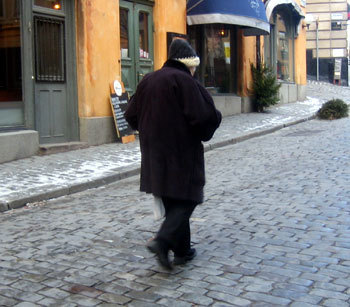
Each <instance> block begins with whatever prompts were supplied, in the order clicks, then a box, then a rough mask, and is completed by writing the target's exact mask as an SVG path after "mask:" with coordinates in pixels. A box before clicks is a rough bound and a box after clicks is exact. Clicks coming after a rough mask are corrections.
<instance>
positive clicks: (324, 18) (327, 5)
mask: <svg viewBox="0 0 350 307" xmlns="http://www.w3.org/2000/svg"><path fill="white" fill-rule="evenodd" d="M307 15H308V16H307V17H308V18H307V22H308V31H307V47H306V48H307V74H308V76H309V77H310V78H312V79H319V80H322V81H329V82H332V83H338V84H346V85H347V80H348V69H347V68H348V65H347V63H348V52H347V20H348V4H347V0H332V1H329V0H328V1H322V0H308V2H307Z"/></svg>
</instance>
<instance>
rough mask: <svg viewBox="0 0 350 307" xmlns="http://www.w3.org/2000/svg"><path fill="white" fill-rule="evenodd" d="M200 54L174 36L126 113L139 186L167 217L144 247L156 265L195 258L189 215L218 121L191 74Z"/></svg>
mask: <svg viewBox="0 0 350 307" xmlns="http://www.w3.org/2000/svg"><path fill="white" fill-rule="evenodd" d="M198 65H199V58H198V57H197V55H196V53H195V51H194V50H193V48H192V47H191V46H190V44H189V43H188V42H187V41H185V40H183V39H176V40H174V41H173V42H172V43H171V45H170V49H169V59H168V60H167V61H166V62H165V64H164V65H163V67H162V68H161V69H159V70H157V71H155V72H152V73H149V74H147V75H146V76H145V77H144V78H143V79H142V81H141V82H140V83H139V85H138V87H137V90H136V93H135V94H134V95H133V96H132V98H131V100H130V103H129V105H128V108H127V110H126V112H125V117H126V120H127V121H128V122H129V124H130V125H131V127H132V128H133V129H135V130H138V131H139V137H140V148H141V179H140V190H141V191H143V192H146V193H152V194H153V195H154V196H156V197H159V198H161V200H162V202H163V205H164V209H165V220H164V222H163V224H162V225H161V227H160V229H159V231H158V233H157V235H156V237H155V239H154V240H152V241H151V242H150V243H148V245H147V247H148V249H149V250H150V251H151V252H152V253H154V254H156V256H157V258H158V261H159V262H160V264H161V265H162V266H163V267H165V268H167V269H172V265H171V262H170V260H169V251H170V250H172V251H173V252H174V261H173V264H174V265H178V264H184V263H186V262H187V261H189V260H192V259H193V258H194V257H195V256H196V250H195V249H194V248H191V244H190V243H191V232H190V221H189V219H190V217H191V214H192V212H193V210H194V209H195V207H196V206H197V205H198V204H200V203H202V202H203V187H204V184H205V172H204V151H203V145H202V141H208V140H210V139H211V137H212V136H213V134H214V132H215V130H216V129H217V128H218V127H219V125H220V122H221V113H220V112H219V111H218V110H217V109H216V108H215V106H214V103H213V100H212V98H211V96H210V94H209V93H208V92H207V90H206V89H205V88H204V87H203V86H202V85H201V84H200V83H199V82H198V81H197V80H196V79H195V78H193V74H194V72H195V69H196V67H197V66H198Z"/></svg>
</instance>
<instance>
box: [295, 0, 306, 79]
mask: <svg viewBox="0 0 350 307" xmlns="http://www.w3.org/2000/svg"><path fill="white" fill-rule="evenodd" d="M296 3H297V4H298V5H299V6H300V0H297V1H296ZM301 9H302V10H303V12H304V14H305V15H306V8H304V7H301ZM302 25H304V27H303V26H302ZM306 29H307V28H306V24H305V21H304V20H302V21H301V26H300V28H299V31H300V32H299V35H298V37H297V39H296V40H295V45H294V46H295V83H296V84H300V85H306V83H307V77H306Z"/></svg>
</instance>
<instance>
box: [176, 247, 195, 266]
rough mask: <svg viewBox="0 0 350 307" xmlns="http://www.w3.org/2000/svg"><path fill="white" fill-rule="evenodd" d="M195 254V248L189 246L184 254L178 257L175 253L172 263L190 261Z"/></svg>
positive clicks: (179, 263)
mask: <svg viewBox="0 0 350 307" xmlns="http://www.w3.org/2000/svg"><path fill="white" fill-rule="evenodd" d="M196 256H197V252H196V249H195V248H190V249H189V251H188V252H187V254H186V255H185V256H182V257H179V256H176V255H175V257H174V261H173V264H174V265H181V264H185V263H186V262H187V261H191V260H192V259H193V258H194V257H196Z"/></svg>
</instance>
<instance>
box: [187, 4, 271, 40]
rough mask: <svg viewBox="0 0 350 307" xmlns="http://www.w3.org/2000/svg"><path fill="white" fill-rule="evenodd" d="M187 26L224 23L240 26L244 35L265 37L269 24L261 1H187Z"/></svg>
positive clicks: (268, 31) (268, 30)
mask: <svg viewBox="0 0 350 307" xmlns="http://www.w3.org/2000/svg"><path fill="white" fill-rule="evenodd" d="M187 23H188V25H190V26H191V25H198V24H211V23H224V24H232V25H239V26H242V27H243V29H244V34H245V35H266V34H269V33H270V24H269V22H268V20H267V17H266V12H265V6H264V3H263V2H262V1H261V0H188V1H187Z"/></svg>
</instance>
